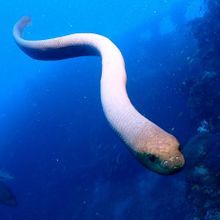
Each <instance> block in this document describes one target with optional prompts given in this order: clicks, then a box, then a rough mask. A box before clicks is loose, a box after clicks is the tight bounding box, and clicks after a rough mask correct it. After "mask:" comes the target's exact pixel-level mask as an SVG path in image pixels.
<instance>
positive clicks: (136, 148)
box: [13, 17, 184, 174]
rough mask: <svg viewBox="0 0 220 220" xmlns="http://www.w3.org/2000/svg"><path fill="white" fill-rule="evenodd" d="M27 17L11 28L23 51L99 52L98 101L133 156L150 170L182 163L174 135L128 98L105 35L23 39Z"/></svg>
mask: <svg viewBox="0 0 220 220" xmlns="http://www.w3.org/2000/svg"><path fill="white" fill-rule="evenodd" d="M30 21H31V19H30V18H29V17H23V18H21V19H20V20H19V21H18V22H17V23H16V24H15V26H14V29H13V35H14V39H15V41H16V43H17V45H18V46H19V47H20V49H21V50H23V52H24V53H26V54H27V55H29V56H30V57H32V58H34V59H38V60H61V59H66V58H72V57H78V56H100V57H101V58H102V75H101V102H102V106H103V110H104V113H105V116H106V118H107V120H108V121H109V123H110V124H111V126H112V128H113V129H114V130H115V131H116V132H117V133H118V134H119V135H120V137H121V138H122V139H123V140H124V141H125V143H126V144H127V146H128V148H129V150H130V151H131V152H132V153H133V154H134V155H135V157H136V158H137V159H138V160H139V161H140V162H141V163H142V164H143V165H144V166H145V167H147V168H149V169H150V170H152V171H155V172H157V173H160V174H172V173H175V172H176V171H178V170H180V168H182V167H183V165H184V157H183V155H182V154H181V152H180V150H179V143H178V141H177V140H176V138H175V137H174V136H172V135H171V134H169V133H167V132H166V131H164V130H163V129H161V128H160V127H158V126H157V125H156V124H154V123H153V122H151V121H150V120H148V119H147V118H145V117H144V116H142V115H141V114H140V113H139V112H138V111H137V110H136V109H135V108H134V106H133V105H132V103H131V102H130V100H129V98H128V95H127V91H126V70H125V64H124V60H123V57H122V54H121V52H120V51H119V49H118V48H117V47H116V46H115V45H114V44H113V43H112V42H111V41H110V40H109V39H108V38H106V37H104V36H101V35H98V34H93V33H79V34H70V35H66V36H62V37H56V38H52V39H46V40H35V41H31V40H25V39H23V38H22V32H23V29H24V28H25V26H27V24H28V23H30Z"/></svg>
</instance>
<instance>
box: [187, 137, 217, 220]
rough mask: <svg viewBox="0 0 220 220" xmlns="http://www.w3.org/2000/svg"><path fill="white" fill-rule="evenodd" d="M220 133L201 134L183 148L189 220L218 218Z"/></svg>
mask: <svg viewBox="0 0 220 220" xmlns="http://www.w3.org/2000/svg"><path fill="white" fill-rule="evenodd" d="M219 149H220V133H218V134H210V133H200V134H197V135H196V136H195V137H193V138H192V139H191V140H190V141H189V143H188V144H187V145H186V146H185V147H184V153H185V157H186V161H187V164H186V188H187V190H186V201H187V205H188V206H189V209H191V210H190V213H191V214H190V216H191V217H190V218H189V219H207V220H208V219H219V218H218V217H219V213H220V164H219V160H220V151H219ZM192 216H193V218H192Z"/></svg>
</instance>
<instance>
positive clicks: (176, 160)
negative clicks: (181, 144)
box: [163, 155, 185, 172]
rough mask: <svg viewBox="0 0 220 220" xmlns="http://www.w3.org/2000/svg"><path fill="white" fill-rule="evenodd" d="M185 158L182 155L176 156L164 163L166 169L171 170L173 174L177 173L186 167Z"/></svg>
mask: <svg viewBox="0 0 220 220" xmlns="http://www.w3.org/2000/svg"><path fill="white" fill-rule="evenodd" d="M184 163H185V161H184V158H183V156H182V155H175V156H172V157H170V158H169V159H168V160H165V161H164V162H163V166H164V168H167V169H169V170H170V171H171V172H176V171H178V170H179V169H181V168H182V167H183V166H184Z"/></svg>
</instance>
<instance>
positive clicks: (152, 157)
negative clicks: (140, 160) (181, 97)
mask: <svg viewBox="0 0 220 220" xmlns="http://www.w3.org/2000/svg"><path fill="white" fill-rule="evenodd" d="M148 158H149V160H150V162H152V163H153V162H155V160H156V157H155V156H154V155H150V156H149V157H148Z"/></svg>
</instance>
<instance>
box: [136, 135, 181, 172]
mask: <svg viewBox="0 0 220 220" xmlns="http://www.w3.org/2000/svg"><path fill="white" fill-rule="evenodd" d="M171 138H172V141H170V140H169V139H165V140H164V141H161V140H160V141H156V142H155V143H151V144H150V148H149V146H148V147H147V148H144V149H142V150H139V151H136V152H134V153H135V155H136V157H137V158H138V160H139V161H140V162H141V163H142V164H143V165H144V166H145V167H147V168H149V169H150V170H152V171H154V172H157V173H159V174H164V175H169V174H174V173H176V172H177V171H179V170H181V168H182V167H183V166H184V164H185V160H184V157H183V155H182V153H181V151H180V149H179V143H178V141H177V140H176V138H174V137H173V136H171ZM148 144H149V143H148ZM154 145H155V146H154Z"/></svg>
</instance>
